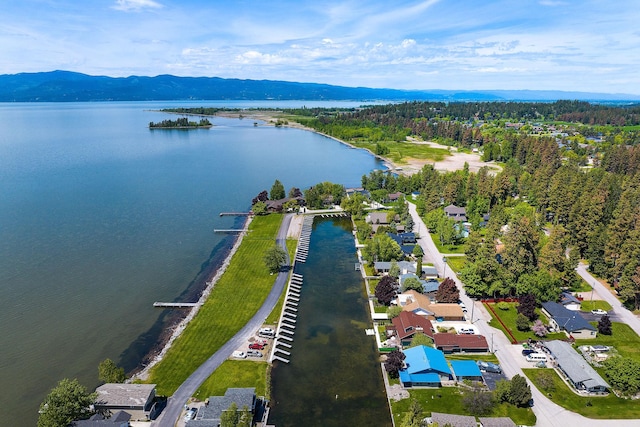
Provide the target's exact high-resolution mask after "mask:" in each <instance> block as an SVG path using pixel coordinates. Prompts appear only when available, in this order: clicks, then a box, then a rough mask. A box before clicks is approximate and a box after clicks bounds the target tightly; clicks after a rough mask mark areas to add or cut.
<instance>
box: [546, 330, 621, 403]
mask: <svg viewBox="0 0 640 427" xmlns="http://www.w3.org/2000/svg"><path fill="white" fill-rule="evenodd" d="M545 346H546V347H547V349H549V351H550V352H551V355H552V356H553V358H554V359H555V360H556V362H557V364H558V368H560V370H561V371H562V372H563V373H564V374H565V375H566V377H567V379H569V381H571V383H572V384H573V386H574V387H575V388H576V390H581V391H587V392H589V393H598V392H605V391H607V389H608V388H610V386H609V384H607V382H606V381H605V380H604V379H603V378H602V377H601V376H600V374H598V373H597V372H596V371H595V369H593V368H592V367H591V365H589V363H588V362H587V361H586V360H585V359H584V358H583V357H582V356H581V355H580V354H578V352H577V351H575V350H574V349H573V347H571V344H569V343H567V342H565V341H560V340H553V341H549V342H547V343H545Z"/></svg>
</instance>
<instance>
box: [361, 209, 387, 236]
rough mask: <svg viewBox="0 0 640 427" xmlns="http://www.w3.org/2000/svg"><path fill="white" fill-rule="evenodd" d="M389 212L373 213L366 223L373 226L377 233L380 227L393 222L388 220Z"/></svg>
mask: <svg viewBox="0 0 640 427" xmlns="http://www.w3.org/2000/svg"><path fill="white" fill-rule="evenodd" d="M387 215H388V213H387V212H371V213H369V215H367V217H366V218H365V222H367V223H368V224H371V229H372V230H373V232H374V233H375V232H376V231H378V228H379V227H380V226H388V225H389V224H391V222H390V221H389V220H388V219H387Z"/></svg>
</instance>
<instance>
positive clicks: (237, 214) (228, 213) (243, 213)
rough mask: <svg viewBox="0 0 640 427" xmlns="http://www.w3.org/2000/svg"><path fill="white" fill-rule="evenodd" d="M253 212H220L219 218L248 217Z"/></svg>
mask: <svg viewBox="0 0 640 427" xmlns="http://www.w3.org/2000/svg"><path fill="white" fill-rule="evenodd" d="M250 215H253V212H220V216H250Z"/></svg>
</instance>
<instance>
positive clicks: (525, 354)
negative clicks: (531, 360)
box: [522, 348, 537, 356]
mask: <svg viewBox="0 0 640 427" xmlns="http://www.w3.org/2000/svg"><path fill="white" fill-rule="evenodd" d="M532 353H537V351H536V350H534V349H532V348H525V349H523V350H522V355H523V356H528V355H530V354H532Z"/></svg>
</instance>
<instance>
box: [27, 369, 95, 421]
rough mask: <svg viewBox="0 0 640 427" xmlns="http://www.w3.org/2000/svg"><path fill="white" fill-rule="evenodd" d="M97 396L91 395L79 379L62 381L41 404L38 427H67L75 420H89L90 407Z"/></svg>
mask: <svg viewBox="0 0 640 427" xmlns="http://www.w3.org/2000/svg"><path fill="white" fill-rule="evenodd" d="M97 396H98V394H97V393H89V392H88V391H87V388H86V387H85V386H83V385H81V384H80V383H79V382H78V380H77V379H73V380H70V379H68V378H65V379H63V380H61V381H60V382H59V383H58V385H57V386H55V387H54V388H53V389H52V390H51V392H50V393H49V394H48V395H47V397H46V398H45V399H44V401H43V402H42V404H40V410H39V413H40V416H39V417H38V427H61V426H67V425H69V424H70V423H71V421H73V420H81V419H85V418H89V416H90V415H91V414H92V411H91V409H90V406H91V405H93V404H94V403H95V401H96V397H97Z"/></svg>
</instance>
